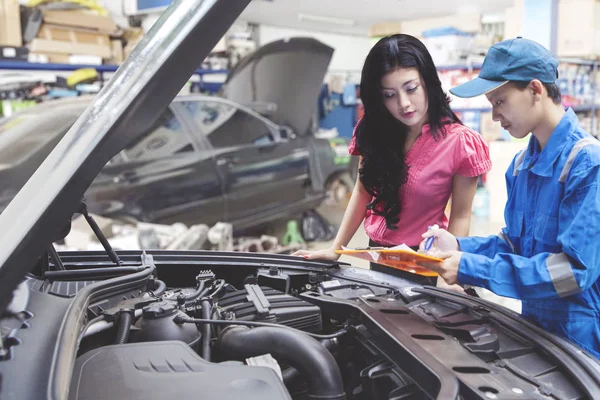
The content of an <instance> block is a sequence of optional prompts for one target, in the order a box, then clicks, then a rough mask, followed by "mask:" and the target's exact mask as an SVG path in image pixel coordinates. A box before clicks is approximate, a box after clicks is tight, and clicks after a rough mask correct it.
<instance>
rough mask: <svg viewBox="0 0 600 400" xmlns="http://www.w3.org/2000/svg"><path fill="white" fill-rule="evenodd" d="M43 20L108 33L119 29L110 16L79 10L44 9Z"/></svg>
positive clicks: (113, 32) (48, 22)
mask: <svg viewBox="0 0 600 400" xmlns="http://www.w3.org/2000/svg"><path fill="white" fill-rule="evenodd" d="M44 22H45V23H46V24H53V25H63V26H69V27H73V28H84V29H89V30H94V31H97V32H101V33H105V34H108V35H111V34H116V33H117V32H118V30H119V27H118V26H117V24H115V22H114V21H113V20H112V19H111V18H110V17H103V16H100V15H94V14H89V13H85V12H81V11H44Z"/></svg>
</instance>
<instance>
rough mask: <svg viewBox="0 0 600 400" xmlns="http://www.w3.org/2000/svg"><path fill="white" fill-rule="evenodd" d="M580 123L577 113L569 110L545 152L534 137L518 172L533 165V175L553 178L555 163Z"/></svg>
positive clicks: (551, 136) (550, 139)
mask: <svg viewBox="0 0 600 400" xmlns="http://www.w3.org/2000/svg"><path fill="white" fill-rule="evenodd" d="M578 123H579V122H578V120H577V116H576V115H575V112H574V111H573V110H572V109H571V108H568V109H567V110H566V112H565V115H563V117H562V119H561V120H560V122H559V123H558V125H557V126H556V128H554V131H553V132H552V135H550V138H549V139H548V143H546V146H545V147H544V149H543V150H542V149H541V147H540V143H539V142H538V140H537V139H536V137H535V136H533V135H532V136H531V138H530V139H529V146H528V147H527V153H526V154H525V158H524V159H523V162H522V163H521V165H519V166H518V167H517V170H519V171H522V170H524V169H528V168H530V167H531V166H532V165H533V167H532V168H531V172H532V173H534V174H536V175H538V176H543V177H550V176H552V173H553V172H554V169H553V167H554V163H555V161H556V159H557V158H558V156H559V155H560V153H561V152H562V150H563V148H564V147H565V145H566V142H567V140H566V139H567V137H568V135H569V133H571V132H573V131H574V130H575V128H576V127H577V126H578ZM536 160H537V161H536Z"/></svg>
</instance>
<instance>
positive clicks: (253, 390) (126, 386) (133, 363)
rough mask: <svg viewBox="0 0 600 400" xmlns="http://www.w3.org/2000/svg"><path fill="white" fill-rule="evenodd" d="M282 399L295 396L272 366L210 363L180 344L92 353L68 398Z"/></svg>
mask: <svg viewBox="0 0 600 400" xmlns="http://www.w3.org/2000/svg"><path fill="white" fill-rule="evenodd" d="M191 393H196V397H197V398H202V399H206V400H212V399H214V400H220V399H236V400H237V399H239V400H242V399H243V400H253V399H255V400H271V399H272V400H282V399H289V400H291V399H292V398H291V396H290V394H289V392H288V391H287V389H286V388H285V385H284V384H283V382H282V381H281V379H280V378H279V377H278V376H277V373H276V372H275V371H273V370H272V369H270V368H264V367H251V366H246V365H243V364H241V363H237V362H233V363H232V362H226V363H221V364H215V363H210V362H207V361H205V360H203V359H202V358H200V357H199V356H198V355H197V354H196V353H194V352H193V351H192V349H190V347H189V346H188V345H186V344H185V343H183V342H180V341H169V342H153V343H133V344H124V345H114V346H106V347H102V348H99V349H95V350H91V351H89V352H87V353H85V354H84V355H82V356H81V357H79V358H78V359H77V361H76V362H75V366H74V368H73V378H72V379H71V388H70V390H69V400H83V399H85V400H113V399H129V400H138V399H139V400H142V399H150V398H152V399H187V398H194V396H192V397H190V394H191Z"/></svg>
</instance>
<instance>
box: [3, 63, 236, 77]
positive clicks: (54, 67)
mask: <svg viewBox="0 0 600 400" xmlns="http://www.w3.org/2000/svg"><path fill="white" fill-rule="evenodd" d="M81 68H93V69H95V70H96V71H98V72H100V73H102V72H115V71H116V70H117V69H118V68H119V66H117V65H77V64H52V63H48V64H46V63H30V62H26V61H0V70H2V69H8V70H25V71H75V70H77V69H81ZM228 73H229V70H226V69H219V70H211V69H197V70H196V72H194V74H196V75H209V74H228Z"/></svg>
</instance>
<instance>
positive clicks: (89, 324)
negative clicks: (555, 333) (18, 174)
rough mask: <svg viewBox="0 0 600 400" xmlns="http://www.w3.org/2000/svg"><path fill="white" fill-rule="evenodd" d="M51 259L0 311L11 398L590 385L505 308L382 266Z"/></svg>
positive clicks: (241, 258)
mask: <svg viewBox="0 0 600 400" xmlns="http://www.w3.org/2000/svg"><path fill="white" fill-rule="evenodd" d="M55 258H56V257H55ZM115 261H116V262H115ZM60 262H61V264H62V267H61V268H56V267H55V266H54V265H53V263H48V262H46V263H45V264H44V263H42V265H40V266H38V267H39V268H38V269H37V270H35V271H34V272H33V273H32V274H31V275H30V276H29V277H28V278H27V279H26V280H25V281H24V282H23V286H24V287H23V288H22V289H21V290H20V291H19V293H16V294H15V299H14V303H15V305H14V307H13V308H14V310H15V312H14V313H13V315H12V316H10V317H5V318H4V319H3V320H1V321H0V328H2V333H3V345H4V351H3V352H1V353H0V377H1V378H2V379H1V381H0V384H1V385H2V387H3V389H4V390H5V391H10V392H11V393H14V395H15V396H16V397H14V396H13V398H33V397H31V396H30V395H29V393H33V392H35V393H41V392H48V393H52V396H51V397H49V398H57V399H58V398H61V399H62V398H65V399H67V398H68V399H70V400H84V399H85V400H108V399H147V398H167V399H170V398H173V399H175V398H198V399H206V400H210V399H220V398H223V397H226V398H228V399H261V400H268V399H298V400H300V399H315V400H316V399H349V400H350V399H356V400H367V399H376V400H379V399H385V400H400V399H402V400H407V399H411V400H413V399H436V398H437V399H461V398H463V399H467V398H469V399H525V398H526V399H585V398H597V397H595V394H594V392H592V391H590V390H591V389H589V388H593V387H594V386H593V385H591V384H589V382H588V381H586V379H589V378H587V377H588V376H589V375H586V373H585V370H584V369H583V368H587V367H585V366H584V365H582V364H578V362H579V361H577V360H575V359H573V358H572V356H571V355H570V354H572V353H569V352H568V351H565V348H564V344H561V343H559V342H556V340H555V339H553V338H552V337H550V336H547V335H546V334H544V333H543V332H542V331H541V330H539V329H536V328H534V327H531V326H529V325H527V324H524V323H523V322H522V320H521V319H519V318H518V316H514V315H512V314H510V313H512V311H509V310H505V309H504V310H503V309H501V308H498V307H497V306H494V305H493V304H491V303H489V302H486V301H484V300H481V299H477V298H475V297H472V296H466V295H457V294H452V293H450V292H447V291H444V290H442V289H437V288H432V287H426V286H420V285H418V284H415V283H414V282H410V281H407V280H405V279H402V278H399V277H395V276H393V275H390V274H383V273H380V272H375V271H369V270H364V269H360V268H351V267H350V266H343V267H342V266H341V265H340V264H339V263H331V262H323V261H309V260H303V259H299V258H298V257H290V256H285V255H266V254H256V253H246V254H243V255H240V254H239V253H220V252H169V251H153V252H152V254H148V253H146V252H139V251H130V252H119V254H118V256H117V257H115V254H113V256H112V257H111V256H109V255H107V254H106V253H103V252H64V253H61V254H60ZM54 263H56V264H58V262H57V261H56V260H55V261H54ZM16 310H23V311H19V312H16ZM34 359H35V360H38V361H36V363H35V366H38V367H35V366H32V364H31V360H34ZM44 365H46V367H45V368H46V369H41V367H42V366H44ZM48 365H51V367H50V368H49V371H51V372H50V374H49V375H48V374H47V373H46V372H45V371H46V370H48V367H47V366H48ZM24 370H27V371H28V374H27V375H28V377H27V380H26V382H28V384H27V385H23V384H22V382H23V380H22V378H20V377H21V376H22V372H20V371H24ZM586 391H587V392H586Z"/></svg>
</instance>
